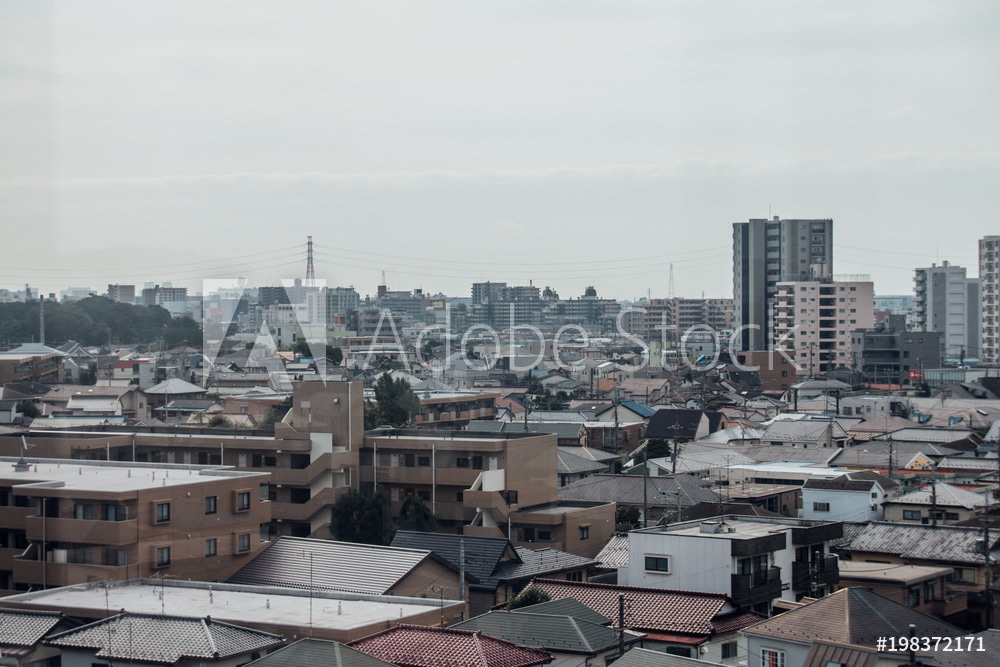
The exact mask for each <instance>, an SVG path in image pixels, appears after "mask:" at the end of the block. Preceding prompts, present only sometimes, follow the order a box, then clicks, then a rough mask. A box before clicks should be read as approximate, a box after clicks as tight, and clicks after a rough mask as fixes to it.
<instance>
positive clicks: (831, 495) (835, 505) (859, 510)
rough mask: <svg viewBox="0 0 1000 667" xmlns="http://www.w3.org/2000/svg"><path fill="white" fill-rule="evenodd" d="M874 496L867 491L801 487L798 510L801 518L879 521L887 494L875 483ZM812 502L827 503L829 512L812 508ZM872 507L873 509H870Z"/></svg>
mask: <svg viewBox="0 0 1000 667" xmlns="http://www.w3.org/2000/svg"><path fill="white" fill-rule="evenodd" d="M873 488H874V492H875V494H876V496H877V497H876V498H872V497H871V493H870V492H868V491H838V490H834V489H810V488H808V487H803V489H802V509H801V510H799V514H800V515H801V516H800V518H802V519H817V520H819V521H881V520H882V517H883V509H882V503H883V502H885V500H886V499H887V498H888V494H886V492H885V491H884V490H883V489H882V487H881V486H879V485H877V484H876V485H875V486H874V487H873ZM813 503H829V504H830V511H829V512H817V511H815V510H813ZM873 507H874V509H872V508H873Z"/></svg>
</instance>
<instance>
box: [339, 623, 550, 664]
mask: <svg viewBox="0 0 1000 667" xmlns="http://www.w3.org/2000/svg"><path fill="white" fill-rule="evenodd" d="M348 646H351V647H353V648H356V649H358V650H359V651H362V652H363V653H367V654H368V655H371V656H374V657H376V658H378V659H380V660H385V661H386V662H391V663H393V664H396V665H400V666H401V667H529V665H544V664H546V663H549V662H552V656H551V655H549V654H548V653H546V652H545V651H541V650H539V649H535V648H528V647H526V646H518V645H517V644H512V643H511V642H508V641H504V640H502V639H497V638H495V637H490V636H488V635H484V634H483V633H481V632H470V631H468V630H447V629H445V628H431V627H423V626H420V625H397V626H396V627H394V628H390V629H388V630H383V631H382V632H378V633H376V634H374V635H369V636H368V637H363V638H361V639H358V640H355V641H353V642H351V643H350V644H348Z"/></svg>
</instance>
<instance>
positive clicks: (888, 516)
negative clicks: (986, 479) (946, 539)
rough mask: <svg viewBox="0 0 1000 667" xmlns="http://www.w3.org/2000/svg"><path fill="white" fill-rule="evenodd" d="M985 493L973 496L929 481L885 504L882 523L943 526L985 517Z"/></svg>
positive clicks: (970, 492) (958, 489)
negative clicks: (914, 523)
mask: <svg viewBox="0 0 1000 667" xmlns="http://www.w3.org/2000/svg"><path fill="white" fill-rule="evenodd" d="M992 504H993V503H992V502H991V501H990V498H989V494H988V493H974V492H972V491H966V490H965V489H963V488H961V487H958V486H954V485H952V484H947V483H945V482H938V481H935V482H932V483H931V484H928V485H927V486H925V487H922V488H919V489H917V490H916V491H910V492H909V493H904V494H903V495H900V496H896V497H895V498H890V499H889V500H887V501H886V502H885V520H886V521H895V522H900V521H907V522H908V521H913V522H916V523H931V524H934V523H938V524H942V525H946V524H949V523H955V522H957V521H965V520H967V519H971V518H972V517H974V516H979V515H982V514H986V512H987V510H988V509H989V508H990V506H991V505H992Z"/></svg>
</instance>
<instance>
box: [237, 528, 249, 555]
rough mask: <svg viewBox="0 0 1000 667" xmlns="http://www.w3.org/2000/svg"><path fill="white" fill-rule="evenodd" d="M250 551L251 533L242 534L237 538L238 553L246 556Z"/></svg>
mask: <svg viewBox="0 0 1000 667" xmlns="http://www.w3.org/2000/svg"><path fill="white" fill-rule="evenodd" d="M248 551H250V533H240V534H239V535H237V536H236V553H241V554H244V553H246V552H248Z"/></svg>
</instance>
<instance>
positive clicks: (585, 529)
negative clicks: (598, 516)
mask: <svg viewBox="0 0 1000 667" xmlns="http://www.w3.org/2000/svg"><path fill="white" fill-rule="evenodd" d="M580 539H581V540H588V539H590V526H580Z"/></svg>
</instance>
